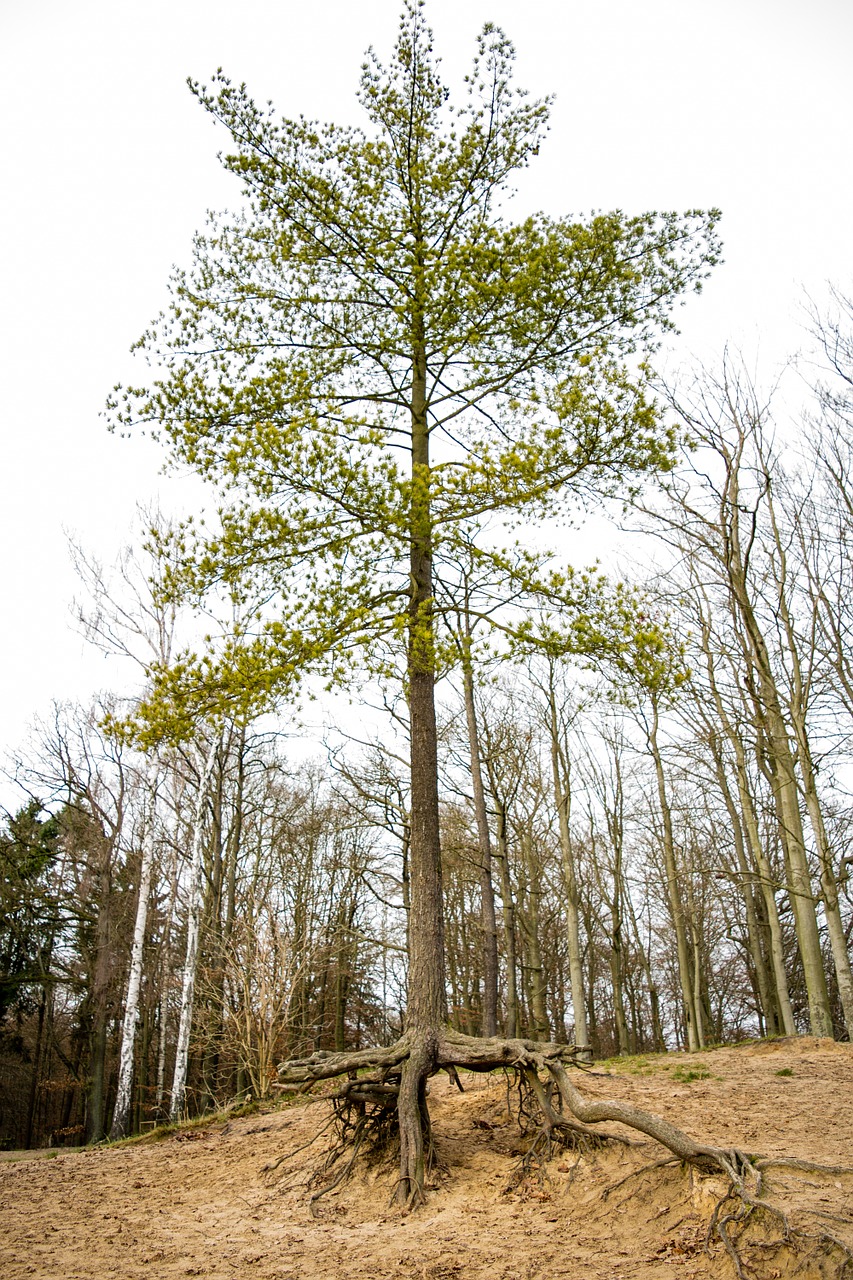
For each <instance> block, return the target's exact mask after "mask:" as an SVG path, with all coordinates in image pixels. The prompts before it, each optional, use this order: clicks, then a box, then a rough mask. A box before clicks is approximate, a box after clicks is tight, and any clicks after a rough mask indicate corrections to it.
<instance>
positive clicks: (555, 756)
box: [548, 667, 589, 1049]
mask: <svg viewBox="0 0 853 1280" xmlns="http://www.w3.org/2000/svg"><path fill="white" fill-rule="evenodd" d="M549 676H550V679H549V685H548V728H549V733H550V748H551V776H552V779H553V784H554V803H555V806H556V809H557V821H558V824H559V831H560V853H561V855H562V865H563V884H564V886H565V890H566V936H567V940H568V946H569V981H570V983H571V988H572V1013H573V1014H574V1019H575V1044H576V1045H577V1046H578V1048H579V1049H587V1048H588V1047H589V1032H588V1029H587V1021H586V1001H585V999H584V980H583V952H582V947H581V930H580V909H579V896H578V883H577V872H576V869H575V852H574V848H573V847H572V836H571V829H570V827H569V813H570V808H571V803H572V795H571V788H570V783H569V777H568V760H567V759H566V758H565V757H564V752H563V748H562V744H561V742H560V727H559V723H558V720H557V694H556V690H555V689H554V681H553V667H552V668H551V669H550V670H549Z"/></svg>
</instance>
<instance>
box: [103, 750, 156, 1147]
mask: <svg viewBox="0 0 853 1280" xmlns="http://www.w3.org/2000/svg"><path fill="white" fill-rule="evenodd" d="M157 781H158V762H157V760H156V758H154V759H152V760H151V763H150V765H149V768H148V776H147V778H146V789H147V791H148V797H147V799H148V803H147V805H146V808H147V814H146V820H145V831H144V834H143V840H142V864H141V866H140V869H139V895H138V897H137V900H136V921H135V923H134V927H133V946H132V949H131V953H130V975H129V977H128V981H127V998H126V1000H125V1006H124V1021H123V1023H122V1031H121V1054H120V1057H119V1069H118V1089H117V1092H116V1102H115V1107H114V1109H113V1122H112V1127H111V1129H110V1141H112V1142H115V1141H116V1139H118V1138H126V1137H127V1135H128V1132H129V1127H130V1113H131V1102H132V1099H133V1050H134V1045H135V1043H136V1023H137V1018H138V1016H139V992H140V990H141V988H142V959H143V952H144V949H145V928H146V925H147V923H148V900H149V898H150V896H151V876H152V872H153V870H154V852H155V848H156V844H155V839H154V836H155V818H156V811H157Z"/></svg>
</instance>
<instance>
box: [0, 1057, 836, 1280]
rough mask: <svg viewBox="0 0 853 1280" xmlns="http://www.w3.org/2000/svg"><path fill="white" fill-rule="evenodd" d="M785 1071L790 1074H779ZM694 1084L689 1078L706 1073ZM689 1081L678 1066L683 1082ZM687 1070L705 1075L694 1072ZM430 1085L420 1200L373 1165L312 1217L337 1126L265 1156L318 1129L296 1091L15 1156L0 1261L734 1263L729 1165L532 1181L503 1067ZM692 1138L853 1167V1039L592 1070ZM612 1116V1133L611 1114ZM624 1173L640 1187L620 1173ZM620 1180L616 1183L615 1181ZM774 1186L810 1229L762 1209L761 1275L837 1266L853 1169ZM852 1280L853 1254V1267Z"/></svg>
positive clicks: (214, 1275) (646, 1151)
mask: <svg viewBox="0 0 853 1280" xmlns="http://www.w3.org/2000/svg"><path fill="white" fill-rule="evenodd" d="M780 1073H786V1074H780ZM697 1076H698V1077H700V1078H696V1077H697ZM679 1077H680V1078H679ZM691 1077H693V1078H691ZM463 1083H464V1084H465V1088H466V1092H465V1094H464V1095H460V1094H459V1093H457V1092H456V1091H455V1090H454V1089H453V1088H452V1086H451V1085H450V1084H449V1081H447V1080H446V1079H445V1078H444V1077H442V1078H440V1079H438V1080H435V1081H433V1082H432V1089H431V1109H432V1115H433V1121H434V1128H435V1134H436V1140H437V1146H438V1151H439V1155H440V1158H441V1162H442V1165H443V1170H444V1171H443V1172H442V1173H440V1174H439V1175H438V1176H437V1177H436V1178H435V1179H434V1189H433V1190H431V1192H430V1195H429V1200H428V1203H427V1205H426V1207H425V1208H422V1209H420V1210H419V1211H418V1212H416V1213H413V1214H410V1215H405V1214H401V1213H400V1212H399V1211H398V1210H397V1209H395V1208H391V1207H389V1200H390V1197H391V1194H392V1191H393V1184H394V1176H395V1175H394V1170H393V1169H392V1168H391V1167H390V1165H388V1164H385V1165H383V1166H381V1167H376V1166H374V1167H373V1168H372V1169H364V1168H361V1169H359V1171H358V1172H357V1173H356V1175H355V1177H354V1178H353V1179H352V1180H351V1181H350V1182H349V1183H348V1184H347V1185H346V1186H343V1187H341V1188H340V1189H339V1190H338V1191H336V1192H334V1193H332V1194H330V1195H328V1196H326V1197H325V1198H323V1199H322V1200H320V1201H319V1203H318V1205H317V1215H318V1216H317V1217H316V1218H313V1217H312V1216H311V1214H310V1212H309V1209H308V1203H307V1193H306V1190H305V1182H306V1178H307V1176H308V1173H309V1171H310V1170H311V1169H312V1168H313V1167H314V1166H315V1165H316V1162H317V1159H318V1158H319V1157H320V1156H321V1155H322V1152H323V1149H324V1143H325V1142H326V1135H321V1136H320V1137H319V1138H318V1140H317V1142H316V1143H315V1144H314V1146H313V1147H311V1148H309V1149H308V1150H306V1151H303V1152H298V1153H297V1154H295V1156H294V1159H293V1160H292V1161H290V1162H287V1163H285V1164H283V1165H281V1166H280V1167H279V1168H278V1169H276V1170H275V1171H274V1172H266V1173H264V1172H263V1171H262V1168H263V1166H264V1165H265V1164H268V1163H270V1162H272V1161H274V1160H276V1159H277V1158H278V1157H279V1156H280V1155H282V1154H285V1153H287V1152H288V1151H294V1152H295V1151H296V1148H298V1147H300V1146H301V1145H302V1144H304V1143H306V1142H307V1141H309V1139H310V1138H311V1137H312V1136H314V1135H316V1134H317V1132H318V1131H319V1130H320V1129H321V1128H322V1127H323V1125H324V1123H325V1120H326V1118H327V1116H328V1103H326V1102H324V1101H312V1102H308V1103H306V1102H305V1101H304V1100H300V1102H299V1103H298V1104H293V1105H289V1106H285V1107H283V1108H282V1109H280V1110H276V1111H272V1112H270V1113H269V1114H263V1115H261V1114H258V1115H254V1116H247V1117H243V1118H240V1119H231V1120H230V1121H228V1122H227V1123H225V1122H219V1123H216V1124H210V1125H208V1126H207V1127H205V1128H195V1129H187V1130H185V1131H183V1132H182V1133H179V1134H176V1135H173V1136H171V1137H169V1138H166V1139H163V1140H161V1141H157V1142H154V1141H151V1142H145V1143H142V1144H137V1145H132V1146H122V1147H116V1148H112V1149H109V1148H106V1149H99V1150H92V1151H62V1152H60V1153H58V1154H56V1155H55V1156H54V1157H53V1158H50V1159H40V1160H34V1159H22V1158H17V1159H16V1158H14V1157H11V1158H7V1159H6V1160H4V1161H3V1162H2V1163H0V1275H2V1276H3V1277H5V1280H18V1278H19V1277H24V1276H27V1277H31V1276H34V1277H39V1278H40V1277H44V1278H45V1280H47V1278H48V1277H51V1278H52V1277H57V1276H61V1277H63V1280H106V1278H107V1277H119V1278H120V1280H137V1278H138V1277H146V1278H147V1280H173V1278H175V1277H183V1276H202V1277H205V1278H206V1280H248V1278H249V1277H252V1280H318V1278H319V1277H323V1278H324V1280H325V1278H328V1280H356V1278H358V1280H365V1278H368V1277H369V1278H370V1280H391V1277H394V1278H395V1280H396V1278H397V1277H404V1278H411V1280H452V1278H453V1277H464V1278H465V1280H486V1278H487V1277H488V1280H556V1278H557V1277H577V1280H581V1277H582V1278H583V1280H632V1278H633V1280H653V1278H654V1280H658V1278H660V1277H664V1276H668V1277H671V1276H678V1277H683V1278H684V1280H693V1278H695V1280H700V1278H701V1277H719V1278H720V1280H722V1278H723V1277H730V1276H732V1275H733V1274H734V1269H733V1265H732V1263H731V1261H730V1259H729V1258H728V1256H727V1255H726V1253H725V1251H724V1249H723V1248H722V1246H721V1245H720V1244H719V1243H717V1244H715V1245H713V1246H712V1247H711V1249H710V1252H706V1251H705V1248H704V1242H705V1235H706V1229H707V1225H708V1222H709V1220H710V1216H711V1214H712V1212H713V1209H714V1204H715V1202H716V1200H717V1199H718V1198H719V1196H720V1194H721V1193H722V1192H723V1190H724V1185H723V1179H722V1178H721V1177H708V1176H704V1175H699V1174H697V1173H696V1172H694V1171H691V1170H689V1169H684V1168H682V1167H681V1166H679V1165H674V1166H668V1167H664V1168H646V1166H648V1165H651V1164H653V1163H654V1162H655V1161H657V1160H659V1159H660V1158H661V1157H663V1156H664V1155H665V1153H664V1152H663V1150H662V1149H661V1148H660V1147H657V1146H656V1145H655V1144H654V1143H651V1142H644V1143H643V1144H642V1145H637V1146H634V1147H630V1148H626V1147H618V1148H605V1149H601V1150H597V1151H589V1152H585V1153H580V1154H578V1153H575V1152H566V1151H561V1152H557V1153H556V1154H555V1155H554V1158H553V1159H552V1160H550V1162H549V1163H548V1165H547V1168H546V1169H545V1170H544V1171H543V1176H542V1178H541V1180H540V1177H539V1176H538V1174H536V1175H534V1176H528V1177H526V1178H522V1179H521V1180H520V1181H519V1180H518V1178H517V1177H515V1176H514V1173H515V1174H517V1173H518V1157H519V1153H520V1152H521V1151H522V1150H523V1142H522V1141H521V1139H520V1137H519V1131H518V1127H517V1125H516V1124H515V1123H514V1121H512V1120H510V1118H509V1117H508V1114H507V1093H506V1086H505V1085H504V1084H503V1083H502V1081H501V1080H500V1078H498V1079H497V1080H496V1078H495V1077H494V1076H492V1077H489V1078H488V1079H483V1078H475V1077H463ZM581 1084H582V1086H583V1088H584V1089H585V1092H586V1093H587V1094H588V1095H589V1096H590V1097H607V1096H611V1097H619V1098H622V1099H624V1100H625V1101H630V1102H632V1103H634V1104H635V1105H637V1106H640V1107H643V1108H645V1109H646V1110H649V1111H654V1112H656V1113H657V1114H659V1115H663V1116H665V1117H666V1118H667V1119H669V1120H671V1121H673V1122H674V1123H675V1124H677V1125H679V1126H680V1127H681V1128H684V1129H686V1130H687V1131H688V1132H689V1133H691V1134H692V1135H693V1136H695V1137H697V1138H699V1139H702V1140H704V1141H707V1142H710V1143H716V1144H720V1145H725V1144H735V1143H737V1144H738V1145H739V1146H741V1147H742V1148H744V1149H745V1150H748V1151H750V1152H760V1153H761V1154H762V1155H766V1156H782V1155H788V1156H796V1157H798V1158H800V1159H804V1160H808V1161H813V1162H819V1163H821V1164H825V1165H839V1166H840V1165H843V1166H853V1046H850V1045H839V1044H834V1043H832V1042H831V1041H827V1040H814V1039H811V1038H805V1039H797V1040H793V1039H789V1040H782V1041H772V1042H767V1043H761V1044H753V1045H747V1046H742V1047H738V1048H732V1049H718V1050H713V1051H711V1052H708V1053H702V1054H694V1055H687V1054H670V1055H668V1056H665V1057H653V1058H648V1059H631V1060H628V1062H627V1064H626V1065H624V1066H623V1065H621V1064H620V1065H619V1066H618V1067H616V1066H614V1065H613V1064H609V1065H606V1066H604V1067H597V1068H596V1069H595V1071H594V1073H592V1074H589V1075H586V1076H585V1077H584V1078H583V1080H582V1081H581ZM611 1128H612V1126H611ZM627 1175H631V1176H630V1177H628V1178H627V1181H624V1182H623V1181H622V1180H623V1179H625V1178H626V1176H627ZM617 1184H620V1185H617ZM768 1187H769V1190H768V1195H769V1198H771V1199H772V1200H773V1202H774V1203H776V1204H777V1205H779V1206H780V1207H782V1208H783V1209H784V1210H785V1211H786V1212H787V1213H788V1215H789V1218H790V1222H791V1225H792V1227H794V1228H795V1229H796V1232H797V1235H796V1236H795V1237H794V1238H793V1239H792V1241H791V1243H790V1244H788V1245H782V1244H780V1226H779V1224H778V1223H776V1222H774V1221H773V1220H771V1219H768V1218H767V1217H766V1215H764V1214H760V1213H759V1214H755V1215H753V1218H752V1220H751V1221H750V1223H749V1225H748V1227H747V1229H746V1233H745V1234H744V1235H743V1236H742V1237H741V1240H740V1250H741V1255H742V1258H743V1262H744V1264H745V1270H746V1274H747V1275H749V1276H756V1277H768V1278H771V1280H775V1278H776V1277H788V1276H794V1275H798V1276H800V1277H804V1278H805V1280H808V1278H809V1277H818V1276H830V1275H838V1274H840V1269H839V1268H840V1267H841V1266H842V1265H843V1254H842V1252H841V1249H840V1248H838V1247H837V1246H833V1245H832V1244H831V1242H830V1241H829V1239H828V1238H827V1237H826V1236H825V1237H824V1239H823V1240H820V1239H818V1237H819V1235H820V1234H821V1233H828V1236H829V1237H832V1236H834V1237H835V1238H836V1239H837V1240H838V1241H839V1242H843V1243H846V1245H847V1246H848V1247H850V1248H853V1175H851V1174H850V1173H846V1172H840V1171H839V1172H835V1173H825V1172H815V1171H809V1170H803V1169H800V1170H797V1169H794V1168H790V1167H789V1168H782V1167H780V1168H773V1169H770V1170H769V1171H768ZM848 1274H853V1265H851V1266H850V1267H849V1269H848Z"/></svg>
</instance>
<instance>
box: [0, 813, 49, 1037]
mask: <svg viewBox="0 0 853 1280" xmlns="http://www.w3.org/2000/svg"><path fill="white" fill-rule="evenodd" d="M41 813H42V807H41V803H40V802H39V801H38V800H31V801H30V802H29V804H27V805H25V806H24V807H23V808H22V809H20V810H19V811H18V812H17V813H15V814H13V815H11V816H10V817H9V819H8V821H7V827H6V831H5V832H3V833H2V834H0V1022H2V1020H3V1018H4V1017H5V1015H6V1013H7V1012H8V1011H9V1009H10V1008H15V1007H17V1008H19V1009H26V1008H27V1007H28V1006H29V1004H30V1002H31V999H32V996H31V992H32V988H33V987H34V986H35V985H37V984H38V983H40V982H42V981H43V980H44V977H45V974H46V971H47V969H48V967H49V951H50V946H51V942H52V937H53V931H54V929H55V917H56V902H55V900H54V896H53V893H52V889H51V886H50V883H49V879H50V877H49V873H50V869H51V867H52V865H53V862H54V860H55V858H56V855H57V841H58V837H59V828H58V823H57V820H56V819H55V818H53V817H45V818H43V817H42V816H41Z"/></svg>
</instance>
